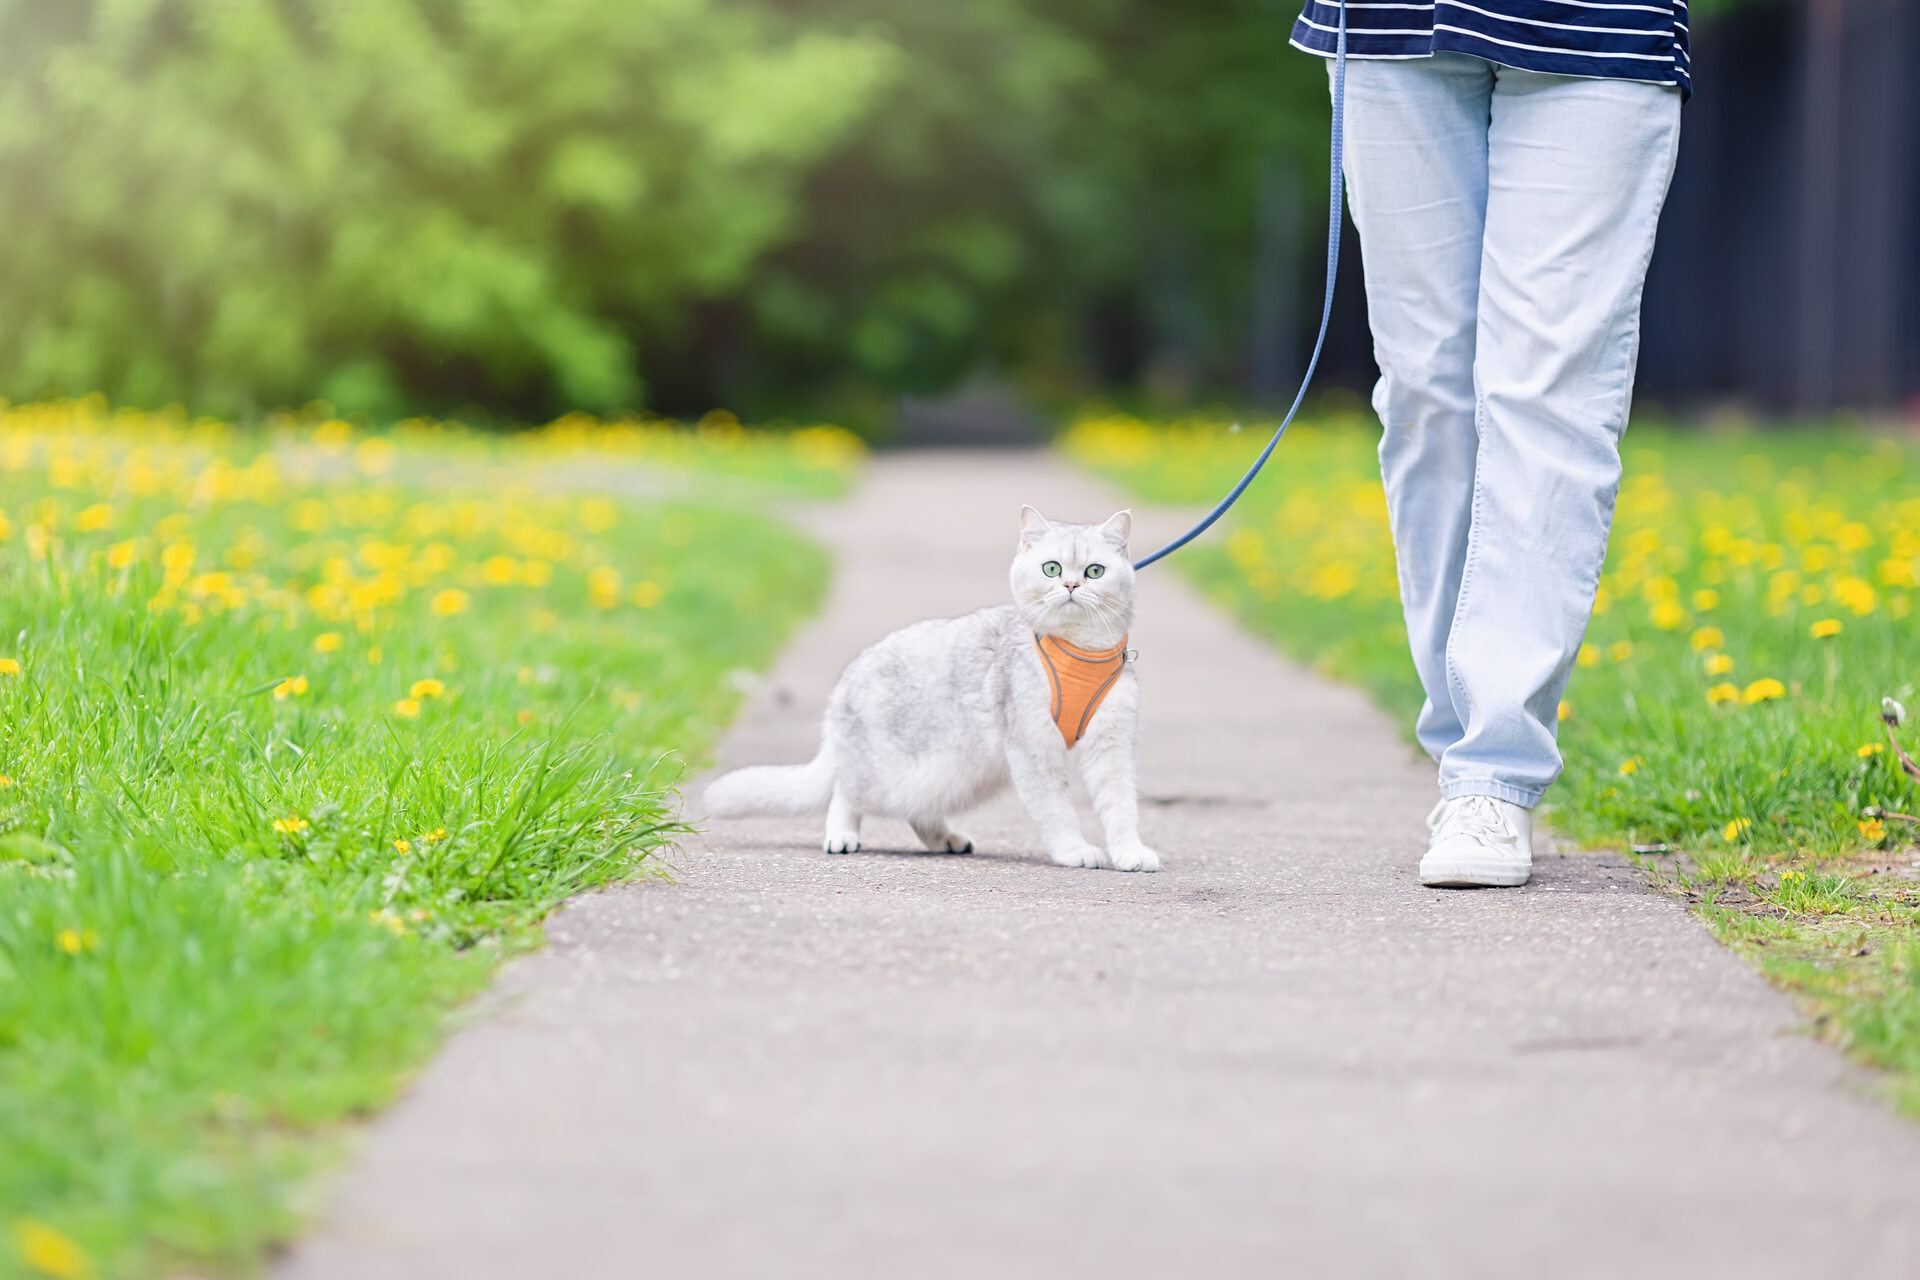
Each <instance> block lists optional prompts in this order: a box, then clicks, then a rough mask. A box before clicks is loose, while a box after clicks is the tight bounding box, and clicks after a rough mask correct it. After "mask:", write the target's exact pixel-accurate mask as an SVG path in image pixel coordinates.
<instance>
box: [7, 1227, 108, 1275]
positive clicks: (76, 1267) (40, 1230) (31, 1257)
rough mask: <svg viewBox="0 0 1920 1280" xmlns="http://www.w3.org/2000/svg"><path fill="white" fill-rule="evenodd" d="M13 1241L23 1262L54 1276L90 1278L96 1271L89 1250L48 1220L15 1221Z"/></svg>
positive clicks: (44, 1273) (42, 1272)
mask: <svg viewBox="0 0 1920 1280" xmlns="http://www.w3.org/2000/svg"><path fill="white" fill-rule="evenodd" d="M13 1243H14V1246H15V1247H16V1248H17V1249H18V1250H19V1252H20V1260H21V1261H22V1262H24V1263H26V1264H27V1266H28V1267H29V1268H30V1269H32V1270H34V1271H37V1272H39V1273H40V1274H41V1275H43V1276H51V1277H52V1278H53V1280H87V1277H89V1276H91V1275H92V1274H93V1259H92V1258H90V1257H88V1256H87V1251H86V1250H85V1249H82V1248H81V1247H80V1246H79V1245H78V1244H75V1243H74V1242H73V1241H72V1240H70V1239H68V1238H67V1237H66V1236H65V1235H62V1234H61V1233H60V1232H58V1231H56V1230H54V1229H53V1228H52V1227H50V1226H48V1225H47V1224H46V1223H44V1222H36V1221H34V1220H33V1219H31V1218H28V1219H25V1220H23V1221H21V1222H17V1223H15V1224H14V1227H13Z"/></svg>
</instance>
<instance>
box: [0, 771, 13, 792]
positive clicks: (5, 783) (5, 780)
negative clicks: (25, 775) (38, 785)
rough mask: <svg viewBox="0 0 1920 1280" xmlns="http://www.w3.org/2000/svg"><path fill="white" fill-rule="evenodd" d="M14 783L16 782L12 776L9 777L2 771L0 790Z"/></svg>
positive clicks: (0, 774)
mask: <svg viewBox="0 0 1920 1280" xmlns="http://www.w3.org/2000/svg"><path fill="white" fill-rule="evenodd" d="M14 785H16V784H15V782H14V780H13V779H12V778H10V777H8V776H7V775H6V774H4V773H0V791H5V790H6V789H7V788H8V787H11V786H14Z"/></svg>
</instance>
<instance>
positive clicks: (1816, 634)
mask: <svg viewBox="0 0 1920 1280" xmlns="http://www.w3.org/2000/svg"><path fill="white" fill-rule="evenodd" d="M1840 631H1841V627H1840V619H1838V618H1822V619H1820V621H1818V622H1816V623H1814V624H1813V625H1812V626H1811V627H1809V628H1807V632H1808V634H1809V635H1811V636H1812V637H1813V638H1814V639H1815V640H1829V639H1832V638H1833V637H1834V636H1837V635H1839V634H1840Z"/></svg>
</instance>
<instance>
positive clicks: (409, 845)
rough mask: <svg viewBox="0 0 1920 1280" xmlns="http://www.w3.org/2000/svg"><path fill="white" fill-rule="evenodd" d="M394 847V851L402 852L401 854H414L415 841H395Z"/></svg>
mask: <svg viewBox="0 0 1920 1280" xmlns="http://www.w3.org/2000/svg"><path fill="white" fill-rule="evenodd" d="M393 847H394V849H395V850H396V851H398V852H400V853H412V852H413V841H411V840H395V841H394V842H393Z"/></svg>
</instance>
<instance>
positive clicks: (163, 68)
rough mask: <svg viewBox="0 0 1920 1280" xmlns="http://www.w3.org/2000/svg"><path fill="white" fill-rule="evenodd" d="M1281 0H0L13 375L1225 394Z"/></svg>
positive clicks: (728, 401) (1273, 195)
mask: <svg viewBox="0 0 1920 1280" xmlns="http://www.w3.org/2000/svg"><path fill="white" fill-rule="evenodd" d="M1738 2H1739V0H1702V6H1701V7H1702V11H1703V12H1705V11H1706V9H1707V8H1708V7H1714V8H1721V9H1724V8H1726V7H1728V6H1730V5H1732V4H1734V3H1738ZM1760 2H1763V3H1764V2H1766V0H1760ZM1297 8H1298V5H1297V3H1295V2H1294V0H966V2H965V3H945V4H941V3H931V2H929V0H548V2H547V3H542V4H537V5H514V4H505V3H501V2H500V0H354V2H353V3H350V4H349V3H340V2H337V0H67V2H65V3H61V4H47V3H44V2H40V0H0V199H3V200H4V201H5V207H6V208H7V210H8V222H9V225H8V236H7V239H6V241H5V243H4V244H3V245H0V396H6V397H11V398H14V399H16V400H18V399H25V398H28V397H35V396H45V395H54V394H79V393H86V392H92V391H104V392H106V393H107V394H108V395H110V396H111V397H113V398H114V399H116V400H118V401H122V402H127V403H132V404H140V405H155V404H159V403H163V402H167V401H173V400H179V401H182V402H184V403H186V404H188V405H189V406H191V407H193V408H195V409H199V410H207V411H212V412H217V413H226V414H242V415H246V414H252V413H257V412H260V411H263V410H265V409H269V408H272V407H275V406H279V405H288V404H298V403H301V402H304V401H306V400H308V399H310V398H313V397H322V398H325V399H327V400H329V401H331V402H333V403H334V404H336V405H337V406H338V407H340V408H341V409H343V410H346V411H353V412H363V413H370V414H374V415H376V416H386V415H398V414H400V413H405V412H429V413H434V412H437V413H446V412H449V411H456V412H471V411H472V410H473V409H475V408H479V409H482V410H485V411H488V412H492V413H496V414H501V415H504V416H508V417H514V418H523V419H524V418H532V417H536V416H551V415H552V414H554V413H558V412H561V411H564V410H567V409H571V408H576V407H578V408H587V409H592V410H603V409H609V408H629V407H640V406H647V407H651V408H655V409H659V410H663V411H665V412H669V413H678V414H698V413H700V412H703V411H705V410H706V409H708V408H711V407H713V406H715V405H726V406H728V407H731V408H734V409H736V410H738V411H740V412H743V413H747V414H751V415H753V416H755V417H766V416H769V415H774V414H787V413H792V414H811V413H818V412H822V411H825V412H832V413H836V414H841V415H846V416H851V418H852V419H853V421H854V422H855V423H856V424H857V423H858V421H859V418H860V414H861V412H862V406H865V407H866V408H867V409H875V408H877V407H878V406H880V405H882V404H884V403H885V400H886V398H887V397H889V396H891V395H893V394H896V393H900V392H926V391H932V390H937V389H939V388H942V387H944V386H947V385H950V384H952V383H953V382H954V381H955V380H957V379H959V378H962V377H964V376H966V375H968V374H970V373H974V372H979V371H986V372H989V373H994V374H998V375H1002V376H1014V377H1017V378H1018V379H1019V380H1020V381H1022V382H1023V383H1025V384H1026V385H1027V386H1028V387H1029V388H1030V389H1037V390H1039V391H1041V392H1043V393H1045V392H1047V391H1055V392H1057V393H1059V394H1060V395H1061V396H1062V397H1063V398H1064V397H1067V396H1072V395H1077V394H1080V393H1083V392H1085V391H1086V390H1088V389H1090V386H1091V385H1093V384H1100V383H1105V384H1110V385H1111V384H1129V383H1133V382H1136V381H1138V380H1140V379H1141V378H1142V377H1143V376H1145V377H1148V378H1149V379H1150V378H1151V377H1153V376H1154V366H1155V364H1156V362H1162V363H1164V362H1165V361H1167V360H1168V359H1169V358H1171V359H1172V360H1173V362H1174V363H1175V364H1176V365H1177V366H1178V371H1179V376H1181V377H1184V378H1186V379H1187V380H1188V381H1189V382H1191V383H1193V384H1194V385H1196V386H1202V387H1204V386H1205V385H1208V384H1213V385H1220V384H1223V383H1234V384H1244V383H1245V381H1246V372H1247V371H1246V368H1245V364H1246V359H1247V352H1248V351H1249V350H1250V347H1251V345H1252V344H1251V341H1250V336H1249V335H1250V330H1251V329H1252V326H1253V319H1252V317H1253V313H1254V311H1255V310H1256V304H1258V303H1260V302H1261V301H1262V299H1256V298H1255V297H1254V296H1253V295H1254V291H1255V289H1256V288H1259V289H1264V290H1265V297H1264V302H1265V304H1266V306H1267V312H1266V314H1268V315H1269V316H1270V317H1271V315H1272V313H1273V310H1274V307H1275V306H1278V307H1279V308H1280V309H1281V310H1282V311H1283V312H1291V313H1296V314H1295V318H1296V320H1298V319H1302V318H1303V317H1304V312H1305V310H1306V309H1307V308H1309V307H1310V306H1311V305H1312V303H1313V300H1314V299H1313V296H1312V295H1315V294H1316V288H1315V284H1316V282H1317V277H1318V266H1317V257H1318V253H1319V250H1318V239H1319V227H1318V219H1319V216H1320V215H1319V213H1318V210H1319V209H1320V208H1322V207H1324V206H1323V203H1322V202H1323V201H1324V199H1325V195H1326V174H1325V163H1326V141H1325V137H1324V129H1325V126H1326V115H1327V107H1326V93H1327V90H1326V79H1325V74H1324V65H1323V63H1322V62H1321V61H1320V60H1318V59H1315V58H1312V57H1308V56H1306V55H1304V54H1301V53H1300V52H1298V51H1296V50H1292V49H1290V48H1288V46H1287V38H1288V35H1289V32H1290V28H1291V24H1292V21H1293V16H1294V14H1295V12H1296V11H1297ZM1276 214H1283V215H1285V216H1279V217H1276ZM1288 264H1293V265H1291V266H1289V265H1288ZM1250 265H1252V267H1253V269H1250ZM1276 273H1277V274H1276ZM1289 323H1292V322H1288V321H1284V320H1283V321H1282V322H1281V326H1280V328H1279V329H1278V330H1272V329H1269V330H1268V331H1266V332H1265V333H1264V334H1263V336H1262V339H1261V340H1262V342H1263V343H1264V344H1265V345H1266V346H1267V347H1268V348H1278V347H1284V346H1286V345H1287V344H1288V341H1289V335H1290V333H1291V332H1292V331H1291V330H1290V329H1289V328H1288V327H1287V325H1288V324H1289ZM875 416H877V415H875Z"/></svg>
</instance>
